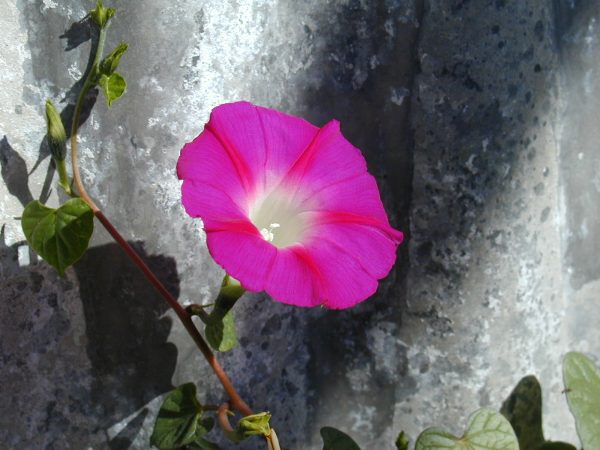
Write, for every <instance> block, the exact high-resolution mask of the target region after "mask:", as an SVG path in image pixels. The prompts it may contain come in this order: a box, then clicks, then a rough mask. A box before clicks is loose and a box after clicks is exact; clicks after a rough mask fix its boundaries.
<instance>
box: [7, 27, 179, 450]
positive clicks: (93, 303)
mask: <svg viewBox="0 0 600 450" xmlns="http://www.w3.org/2000/svg"><path fill="white" fill-rule="evenodd" d="M42 23H43V22H42ZM62 37H64V38H66V39H67V51H68V50H72V49H73V48H75V47H77V46H78V45H80V44H81V43H83V42H85V41H87V40H89V39H90V38H91V39H92V45H94V46H95V45H97V36H95V35H94V34H93V33H91V31H90V24H89V22H87V21H83V22H79V23H75V24H73V26H72V27H71V29H69V30H68V31H67V32H66V33H65V34H64V35H63V36H62ZM34 47H35V48H37V47H38V46H37V45H36V46H34ZM42 53H43V52H42ZM41 66H43V65H40V64H34V67H41ZM90 68H91V61H90V62H89V63H88V68H87V70H89V69H90ZM87 70H86V73H85V74H84V75H83V76H82V79H81V80H79V81H78V82H77V83H75V85H73V87H72V88H71V90H70V91H69V93H68V94H67V96H66V97H65V101H68V102H69V103H68V104H67V106H66V107H65V108H64V109H63V110H62V112H61V118H62V120H63V123H65V124H70V123H71V120H72V114H73V110H74V106H73V101H74V100H75V99H74V96H75V95H77V93H78V91H79V88H80V86H81V84H82V81H83V79H85V76H87ZM97 93H98V92H97V90H95V91H93V92H91V94H90V95H89V96H88V98H87V99H86V101H85V103H84V107H83V112H82V116H81V124H83V123H84V122H85V120H86V119H87V118H88V117H89V114H90V112H91V109H92V107H93V106H94V103H95V101H96V96H97ZM40 107H42V106H40ZM65 128H67V130H68V129H69V128H70V127H65ZM49 155H50V151H49V148H48V145H47V142H46V139H45V138H44V140H43V141H42V143H41V144H40V148H39V156H38V160H37V162H36V163H35V165H34V167H33V168H32V170H31V171H30V172H29V173H28V171H27V166H26V163H25V160H24V159H23V158H22V157H21V156H20V155H19V154H18V152H17V151H15V150H14V149H13V147H12V146H11V145H10V143H9V139H8V137H7V136H4V137H3V138H2V140H0V165H1V169H2V170H1V174H2V179H3V180H4V182H5V184H6V186H7V188H8V192H9V193H10V194H11V195H13V196H15V197H16V198H17V199H18V200H19V202H20V203H21V204H22V205H23V207H25V205H26V204H27V203H29V202H30V201H32V200H33V199H34V197H33V195H32V192H31V190H30V188H29V185H28V179H29V176H30V174H31V173H32V172H33V171H35V170H36V169H37V167H38V166H39V165H40V164H41V163H42V162H43V161H44V160H45V159H46V158H47V157H48V156H49ZM53 178H54V167H53V164H52V163H50V164H48V170H47V173H46V177H45V181H44V184H43V187H42V191H41V194H40V197H39V199H40V201H42V202H45V201H46V200H47V199H48V197H49V195H50V192H51V191H50V189H51V186H52V181H53ZM59 196H62V197H64V194H63V193H62V192H59ZM61 200H63V201H64V200H65V198H61ZM0 239H1V242H0V273H1V274H2V278H3V287H4V288H3V289H5V290H4V293H5V294H6V296H7V299H8V300H9V308H12V309H10V310H8V311H5V313H6V314H3V316H4V317H3V319H4V320H8V319H9V317H11V318H12V319H11V320H13V321H17V322H18V321H19V320H21V319H22V320H23V324H21V325H18V327H19V328H18V330H16V329H15V330H12V331H11V330H8V329H7V327H3V328H4V332H6V333H7V337H8V336H10V337H11V338H18V340H19V341H21V342H27V343H28V344H27V346H21V347H18V348H12V349H10V351H9V350H8V349H6V348H4V349H2V348H1V347H0V350H2V351H1V352H0V354H1V355H2V358H3V361H4V362H5V363H6V364H5V366H6V367H5V369H6V370H9V375H10V377H11V379H12V378H14V371H17V373H20V377H19V379H20V380H22V381H21V382H20V383H23V384H11V389H14V390H16V392H17V393H18V394H19V396H21V397H22V398H23V399H25V398H27V395H30V396H32V398H31V401H30V403H29V404H27V406H26V407H22V409H21V412H22V413H25V414H27V415H28V417H27V421H23V423H22V424H21V425H19V424H13V423H8V424H6V425H7V426H8V425H10V428H11V430H12V434H11V437H10V439H11V440H14V439H18V440H19V441H18V445H19V446H22V447H37V448H47V449H55V448H56V449H59V448H63V447H64V439H65V437H67V438H68V439H69V443H70V444H73V445H78V444H77V442H80V443H81V445H88V444H90V443H94V442H95V443H96V444H97V445H102V446H103V445H107V443H108V446H109V447H110V448H111V449H112V450H125V449H127V448H129V447H130V445H131V443H132V442H133V440H134V439H135V437H136V436H137V435H138V433H139V431H140V429H141V427H142V425H143V422H144V419H145V417H146V416H147V414H148V410H147V409H146V408H143V407H144V406H145V405H147V404H148V403H149V402H150V401H151V400H153V399H154V398H156V397H157V396H159V395H161V394H164V393H165V392H167V391H169V390H171V389H172V388H173V386H172V384H171V377H172V376H173V373H174V371H175V365H176V361H177V348H176V347H175V345H173V344H171V343H169V342H167V338H168V336H169V332H170V330H171V320H170V319H169V318H165V317H163V315H164V313H165V312H166V311H167V310H168V306H167V305H166V304H165V302H164V301H163V300H162V298H161V297H160V295H158V294H157V293H156V292H155V290H154V289H153V288H152V287H151V286H149V285H148V283H147V281H146V280H145V278H144V276H143V275H142V274H141V272H140V271H139V270H138V269H137V268H136V267H135V266H134V265H133V264H132V263H131V262H130V260H129V258H128V257H127V256H126V255H125V253H124V252H123V251H122V250H121V248H120V247H119V246H117V245H116V244H109V245H103V246H100V247H95V248H90V249H89V250H88V251H87V253H86V254H85V255H84V257H83V258H82V259H81V260H80V261H78V262H77V263H76V264H75V273H76V276H77V279H78V287H79V292H78V294H77V296H75V297H69V296H68V295H67V296H65V295H64V293H65V292H68V291H72V290H73V288H74V285H73V283H72V282H70V281H68V280H63V279H59V278H58V277H57V276H56V274H55V273H54V272H53V271H52V270H51V269H50V268H48V267H45V264H42V265H39V266H38V265H31V266H25V267H21V266H20V264H19V247H21V246H23V245H26V243H25V242H18V243H15V244H13V245H11V246H6V245H4V233H2V235H0ZM131 244H132V246H134V248H136V250H137V251H138V253H139V254H140V256H141V257H142V258H143V259H144V260H145V261H146V262H147V264H148V265H149V267H150V268H151V269H152V270H153V271H154V272H155V273H156V274H158V277H159V278H160V279H161V281H162V282H163V283H164V284H165V286H166V287H167V288H168V289H169V291H170V292H171V293H172V294H173V295H175V297H177V296H178V295H179V276H178V273H177V268H176V263H175V260H174V259H173V258H170V257H166V256H162V255H147V254H146V252H145V251H144V247H143V243H141V242H135V243H131ZM34 258H35V256H34V254H33V252H32V251H31V250H29V259H30V260H34ZM69 278H70V277H69ZM45 284H47V285H48V286H47V287H46V288H43V287H42V286H43V285H45ZM29 290H31V292H29ZM8 291H10V292H8ZM42 291H52V292H51V293H48V292H43V293H42ZM77 298H80V299H81V303H82V307H83V320H84V322H85V338H86V352H87V357H88V358H87V359H88V361H89V364H90V367H89V372H86V369H85V368H82V367H77V368H75V367H73V368H63V369H57V368H56V367H55V365H54V363H53V361H54V360H55V358H58V361H59V366H60V365H62V364H68V361H70V360H75V361H77V363H81V361H82V360H85V358H82V356H81V355H79V350H78V349H77V348H76V347H75V348H72V347H67V348H64V347H62V345H63V344H62V342H64V341H65V340H66V341H70V340H76V338H75V337H74V336H73V335H74V333H75V331H76V329H77V328H78V321H79V320H81V318H80V317H78V316H77V314H76V313H74V311H77V310H78V307H76V306H75V305H68V304H60V303H59V301H60V300H62V301H65V302H67V301H77V300H76V299H77ZM12 300H14V301H15V302H13V303H14V305H17V306H13V305H10V301H12ZM44 308H46V309H48V308H50V311H49V312H47V313H46V314H48V317H49V319H48V323H46V325H45V326H44V327H43V328H42V329H36V328H35V325H34V324H32V323H30V318H29V314H30V312H32V313H33V314H34V316H39V315H40V314H43V313H42V312H40V311H46V309H44ZM8 312H10V313H11V314H9V313H8ZM12 313H14V314H12ZM21 316H22V317H21ZM71 345H72V344H71ZM32 352H35V355H37V356H36V359H35V360H33V361H34V362H33V363H28V364H25V363H24V362H23V361H29V360H31V354H32ZM64 352H66V354H64ZM74 354H77V355H75V356H74ZM37 358H39V359H37ZM86 363H87V361H86ZM70 372H74V373H73V374H71V376H72V377H73V378H72V379H71V378H69V375H68V374H69V373H70ZM78 377H79V378H78ZM4 379H6V378H4ZM86 379H89V380H90V383H91V385H90V386H89V387H87V386H85V383H86V382H85V380H86ZM42 380H43V381H42ZM15 383H19V382H18V381H15ZM30 383H35V384H37V385H43V384H48V383H49V385H50V387H51V390H50V391H49V392H47V393H44V394H42V395H40V394H39V393H36V392H35V390H34V391H32V392H25V390H26V389H27V386H29V384H30ZM23 399H22V400H23ZM23 401H25V400H23ZM30 408H31V409H37V410H39V411H46V414H42V415H41V416H39V417H38V414H37V413H35V412H34V411H33V410H30ZM140 408H143V409H141V410H140ZM65 410H66V411H68V413H65ZM132 414H135V416H134V418H133V419H128V423H127V425H126V426H125V427H124V428H123V429H121V431H120V432H119V433H118V434H117V435H116V436H114V437H110V438H111V439H109V438H103V437H100V438H97V437H96V438H95V437H94V436H95V435H96V434H98V433H100V435H102V434H104V433H105V432H106V430H108V429H109V428H111V427H113V426H114V425H115V424H116V423H118V422H120V421H122V420H123V419H125V418H129V417H130V416H131V415H132ZM3 415H6V416H8V412H7V414H3ZM21 426H22V427H23V428H22V429H21V428H20V427H21ZM8 439H9V437H6V440H5V439H4V437H2V439H1V440H2V441H3V442H4V441H6V442H10V440H8ZM95 439H98V440H97V441H95ZM105 439H106V441H108V442H106V441H105Z"/></svg>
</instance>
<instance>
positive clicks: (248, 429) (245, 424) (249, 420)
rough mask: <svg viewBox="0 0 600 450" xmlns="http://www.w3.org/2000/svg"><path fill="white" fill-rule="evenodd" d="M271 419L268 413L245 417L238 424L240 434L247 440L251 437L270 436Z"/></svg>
mask: <svg viewBox="0 0 600 450" xmlns="http://www.w3.org/2000/svg"><path fill="white" fill-rule="evenodd" d="M270 419H271V414H269V413H268V412H261V413H258V414H252V415H250V416H246V417H243V418H241V419H240V421H239V422H238V425H237V429H238V432H239V433H241V434H242V435H243V436H244V437H245V438H247V437H250V436H268V435H269V434H270V433H271V427H270V426H269V420H270Z"/></svg>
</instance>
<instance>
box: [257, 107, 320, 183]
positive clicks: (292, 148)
mask: <svg viewBox="0 0 600 450" xmlns="http://www.w3.org/2000/svg"><path fill="white" fill-rule="evenodd" d="M256 110H257V112H258V116H259V117H260V120H261V125H262V129H263V132H264V139H265V145H266V149H267V162H266V171H267V173H266V185H267V187H272V186H275V185H277V184H278V183H279V182H280V181H281V178H282V177H283V176H284V175H285V174H286V173H287V172H288V171H289V170H290V168H291V167H292V164H294V162H295V161H296V160H297V159H298V158H299V156H300V155H301V154H302V152H303V151H304V150H305V149H306V148H307V147H308V146H309V145H310V143H311V142H312V141H313V139H314V138H315V136H316V135H317V133H318V132H319V128H317V127H315V126H314V125H312V124H310V123H308V122H307V121H306V120H304V119H300V118H299V117H294V116H290V115H288V114H283V113H280V112H279V111H275V110H273V109H268V108H260V107H256Z"/></svg>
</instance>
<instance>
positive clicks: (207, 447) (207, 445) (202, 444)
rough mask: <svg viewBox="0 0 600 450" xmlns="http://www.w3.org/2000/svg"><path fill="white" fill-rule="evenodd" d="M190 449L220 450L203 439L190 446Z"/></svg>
mask: <svg viewBox="0 0 600 450" xmlns="http://www.w3.org/2000/svg"><path fill="white" fill-rule="evenodd" d="M188 446H189V447H192V448H199V449H200V450H219V447H218V446H217V445H216V444H213V443H212V442H209V441H207V440H206V439H203V438H198V439H196V440H195V441H194V442H192V443H191V444H188Z"/></svg>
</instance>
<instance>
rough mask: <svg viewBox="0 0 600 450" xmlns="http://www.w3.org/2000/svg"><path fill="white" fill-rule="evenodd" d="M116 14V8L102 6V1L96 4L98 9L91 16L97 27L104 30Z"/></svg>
mask: <svg viewBox="0 0 600 450" xmlns="http://www.w3.org/2000/svg"><path fill="white" fill-rule="evenodd" d="M115 12H116V10H115V8H105V7H104V6H103V5H102V0H98V1H97V2H96V8H94V9H92V11H91V12H90V15H91V16H92V20H93V21H94V22H95V23H96V25H98V26H99V27H100V28H104V27H106V25H107V24H108V21H109V20H110V19H111V18H112V17H113V16H114V15H115Z"/></svg>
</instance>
